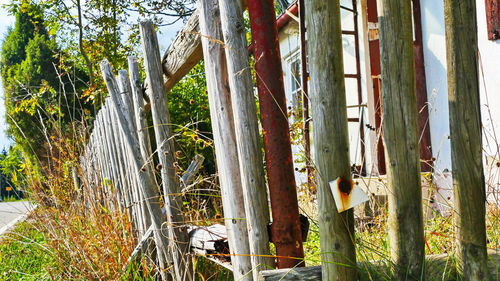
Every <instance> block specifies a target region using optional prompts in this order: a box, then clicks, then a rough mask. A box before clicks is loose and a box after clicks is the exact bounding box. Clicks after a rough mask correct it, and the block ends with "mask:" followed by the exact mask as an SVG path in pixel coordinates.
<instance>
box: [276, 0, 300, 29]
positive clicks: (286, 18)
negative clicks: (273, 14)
mask: <svg viewBox="0 0 500 281" xmlns="http://www.w3.org/2000/svg"><path fill="white" fill-rule="evenodd" d="M287 11H288V12H289V13H291V14H293V15H294V16H297V15H298V14H299V5H298V4H297V3H295V4H293V5H292V6H290V7H288V9H287ZM290 20H292V17H291V16H290V15H289V14H288V13H283V14H282V15H281V16H279V18H278V19H277V20H276V26H277V27H278V31H281V29H283V27H285V25H287V24H288V23H289V22H290Z"/></svg>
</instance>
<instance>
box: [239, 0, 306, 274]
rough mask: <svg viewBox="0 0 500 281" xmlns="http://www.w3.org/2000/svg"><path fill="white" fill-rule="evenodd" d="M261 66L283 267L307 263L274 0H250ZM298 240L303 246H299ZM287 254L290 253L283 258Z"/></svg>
mask: <svg viewBox="0 0 500 281" xmlns="http://www.w3.org/2000/svg"><path fill="white" fill-rule="evenodd" d="M248 11H249V16H250V27H251V30H252V39H253V42H254V44H253V45H254V50H253V51H254V52H253V54H254V57H255V70H256V74H257V88H258V93H259V102H260V114H261V115H260V117H261V123H262V128H263V131H264V132H265V133H264V148H265V158H266V167H267V176H268V177H267V178H268V183H269V194H270V198H271V208H272V216H273V224H272V227H271V232H272V239H273V243H274V245H275V246H276V254H277V256H279V257H278V258H277V267H278V268H292V267H296V266H304V263H303V262H302V259H303V258H304V250H303V247H302V234H301V225H300V218H299V207H298V200H297V188H296V184H295V174H294V169H293V157H292V148H291V143H290V131H289V130H290V128H289V124H288V117H287V108H286V96H285V88H284V84H283V72H282V71H283V70H282V65H281V56H280V50H279V40H278V26H277V22H276V14H275V12H274V1H273V0H252V1H249V2H248ZM297 245H298V247H297ZM283 257H287V258H283Z"/></svg>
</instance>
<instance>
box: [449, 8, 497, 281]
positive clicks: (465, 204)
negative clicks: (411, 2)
mask: <svg viewBox="0 0 500 281" xmlns="http://www.w3.org/2000/svg"><path fill="white" fill-rule="evenodd" d="M444 12H445V22H446V52H447V61H448V99H449V106H450V137H451V160H452V168H453V188H454V193H455V202H456V204H455V206H456V222H457V239H458V256H459V259H460V265H459V266H460V267H461V268H460V272H461V274H462V275H463V278H464V279H465V280H471V281H476V280H490V279H489V277H488V275H489V273H488V268H487V249H486V225H485V215H486V207H485V201H486V190H485V188H486V187H485V182H484V170H483V160H482V148H483V146H482V139H481V138H482V131H481V130H482V126H481V108H480V100H479V73H478V62H477V55H478V40H477V20H476V1H475V0H460V1H457V0H445V1H444Z"/></svg>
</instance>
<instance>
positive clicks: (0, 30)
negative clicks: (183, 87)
mask: <svg viewBox="0 0 500 281" xmlns="http://www.w3.org/2000/svg"><path fill="white" fill-rule="evenodd" d="M7 3H9V0H0V42H1V41H3V39H4V37H5V34H6V33H7V30H8V28H9V27H10V26H13V25H14V20H15V19H14V17H12V16H9V15H8V13H7V11H6V10H5V9H4V8H2V7H1V6H3V5H4V4H7ZM183 25H184V24H183V22H182V21H178V22H176V23H175V24H173V25H169V26H164V27H161V28H160V34H159V36H158V41H159V45H160V49H161V52H162V54H163V52H164V51H165V49H166V48H167V47H168V46H169V45H170V43H171V42H172V40H173V39H174V38H175V35H176V34H177V32H178V31H179V30H180V29H181V28H182V26H183ZM1 83H2V81H1V79H0V151H1V150H2V149H3V148H8V147H9V146H10V145H11V144H12V141H11V140H10V139H8V138H7V135H6V134H5V129H6V123H5V103H4V93H3V86H2V84H1Z"/></svg>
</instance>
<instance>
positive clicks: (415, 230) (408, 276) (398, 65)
mask: <svg viewBox="0 0 500 281" xmlns="http://www.w3.org/2000/svg"><path fill="white" fill-rule="evenodd" d="M378 4H379V5H378V16H379V23H380V60H381V61H380V62H381V70H382V85H383V87H382V108H383V120H384V124H383V126H384V127H383V128H384V135H383V137H384V143H385V155H386V163H387V165H386V169H387V181H388V186H389V190H390V192H389V237H390V244H391V258H392V260H393V262H394V264H395V270H394V273H395V275H396V276H395V278H396V279H398V280H421V278H423V276H421V275H422V273H423V266H424V228H423V220H422V187H421V182H420V154H419V144H418V139H419V135H418V121H417V120H418V119H417V118H418V111H417V95H416V87H415V68H414V56H413V32H412V8H411V1H410V0H405V1H401V0H380V1H379V2H378Z"/></svg>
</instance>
